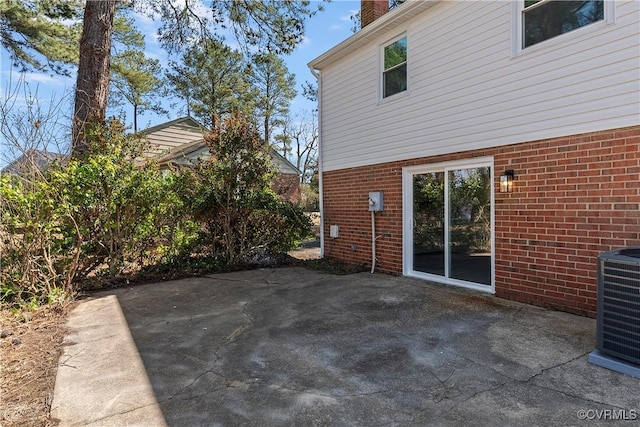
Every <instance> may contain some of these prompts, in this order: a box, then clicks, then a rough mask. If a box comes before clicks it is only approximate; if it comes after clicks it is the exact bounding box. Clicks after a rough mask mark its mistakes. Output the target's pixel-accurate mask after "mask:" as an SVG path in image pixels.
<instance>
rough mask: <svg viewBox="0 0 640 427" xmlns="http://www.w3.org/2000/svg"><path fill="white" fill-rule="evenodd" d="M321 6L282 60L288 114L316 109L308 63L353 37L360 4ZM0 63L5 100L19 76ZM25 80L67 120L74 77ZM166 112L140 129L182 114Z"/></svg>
mask: <svg viewBox="0 0 640 427" xmlns="http://www.w3.org/2000/svg"><path fill="white" fill-rule="evenodd" d="M311 3H312V7H315V6H317V5H318V4H319V2H317V1H312V2H311ZM323 5H324V11H322V12H319V13H317V14H316V15H315V16H314V17H312V18H309V19H308V20H307V21H306V23H305V37H304V40H303V42H302V43H301V44H300V45H299V46H298V47H297V48H296V50H295V51H294V52H293V53H292V54H291V55H288V56H287V57H285V62H286V63H287V66H288V68H289V71H290V72H291V73H293V74H295V76H296V89H297V90H298V92H300V93H299V95H298V96H297V97H296V98H295V99H294V101H293V102H292V105H291V111H292V113H294V114H295V113H299V114H302V113H303V112H304V111H310V110H311V109H313V108H314V107H315V105H314V104H313V103H311V102H310V101H308V100H306V99H305V98H304V97H303V96H302V94H301V92H302V89H301V85H302V84H303V83H304V82H305V81H309V82H314V80H315V78H314V77H313V75H312V74H311V72H310V71H309V69H308V67H307V63H308V62H309V61H311V60H312V59H315V58H316V57H318V56H320V55H321V54H322V53H324V52H326V51H327V50H329V49H330V48H332V47H333V46H335V45H337V44H338V43H340V42H341V41H343V40H345V39H346V38H348V37H349V36H351V35H352V34H353V33H352V31H351V28H352V27H353V23H352V22H351V19H350V16H351V15H352V14H354V13H355V12H357V11H358V10H359V8H360V1H359V0H355V1H354V0H333V1H332V2H330V3H323ZM136 25H137V26H138V29H139V30H140V31H141V32H142V33H143V34H144V35H145V38H146V50H145V52H146V53H147V55H148V56H149V57H151V58H159V59H161V60H164V61H162V62H166V55H165V53H164V51H163V50H162V48H161V47H160V45H159V44H158V43H157V37H156V34H155V28H156V24H155V23H154V22H153V20H151V19H150V18H148V17H146V16H142V15H140V16H139V17H137V19H136ZM0 61H1V63H0V78H1V85H0V98H2V99H4V98H5V96H6V95H7V93H8V92H10V90H11V88H12V87H15V84H16V82H17V81H18V78H19V76H20V73H18V72H17V71H15V70H13V69H12V68H11V62H10V61H9V60H8V55H7V52H6V51H5V50H4V49H2V50H1V56H0ZM24 81H25V82H26V83H28V87H29V89H30V91H31V93H37V97H38V99H39V100H41V102H42V105H43V106H45V107H46V106H47V105H49V104H50V103H51V102H52V101H53V102H54V103H55V102H57V101H58V100H60V99H63V98H64V101H63V102H64V105H66V107H65V108H67V109H68V113H66V112H65V114H68V116H69V117H70V115H71V111H72V103H73V97H72V92H73V86H74V84H75V76H73V77H71V78H65V77H62V76H58V75H51V74H47V73H25V74H24ZM21 96H22V95H21ZM174 101H175V100H174ZM18 104H19V103H18ZM18 104H17V105H18ZM165 108H166V106H165ZM169 111H170V113H169V116H168V117H167V116H159V115H157V114H153V113H147V114H144V115H140V116H138V127H139V129H144V128H146V127H149V126H154V125H157V124H160V123H163V122H165V121H168V120H173V119H176V118H178V117H180V116H181V115H182V114H180V111H179V109H177V108H174V109H169ZM126 112H127V124H128V125H131V123H132V118H131V114H132V109H131V108H127V110H126ZM2 157H4V156H2Z"/></svg>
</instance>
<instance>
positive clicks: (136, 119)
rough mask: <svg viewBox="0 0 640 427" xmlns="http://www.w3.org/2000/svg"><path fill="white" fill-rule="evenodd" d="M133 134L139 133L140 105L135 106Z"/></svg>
mask: <svg viewBox="0 0 640 427" xmlns="http://www.w3.org/2000/svg"><path fill="white" fill-rule="evenodd" d="M133 132H134V133H138V104H133Z"/></svg>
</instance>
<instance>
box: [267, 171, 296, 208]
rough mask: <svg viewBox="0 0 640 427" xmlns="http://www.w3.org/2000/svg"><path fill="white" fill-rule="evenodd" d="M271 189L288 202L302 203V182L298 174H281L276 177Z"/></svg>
mask: <svg viewBox="0 0 640 427" xmlns="http://www.w3.org/2000/svg"><path fill="white" fill-rule="evenodd" d="M271 189H272V190H273V191H275V192H276V194H277V195H278V196H280V199H282V200H288V201H290V202H291V203H298V202H299V201H300V181H299V178H298V175H296V174H292V173H281V174H278V175H276V176H275V177H274V178H273V182H272V183H271Z"/></svg>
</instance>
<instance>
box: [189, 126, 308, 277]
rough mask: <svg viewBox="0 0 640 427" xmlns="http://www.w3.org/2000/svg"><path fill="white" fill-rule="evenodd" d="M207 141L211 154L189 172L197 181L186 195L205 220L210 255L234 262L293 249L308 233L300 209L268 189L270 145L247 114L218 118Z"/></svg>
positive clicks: (205, 241)
mask: <svg viewBox="0 0 640 427" xmlns="http://www.w3.org/2000/svg"><path fill="white" fill-rule="evenodd" d="M204 141H205V143H206V144H207V147H208V149H209V153H210V158H208V159H206V160H202V161H200V162H199V163H198V164H197V165H196V166H195V167H194V168H193V170H189V171H187V172H185V173H187V174H189V176H190V177H191V179H192V180H193V182H194V183H195V184H194V185H193V186H192V188H193V190H192V191H191V192H189V193H187V194H183V196H186V197H187V199H188V202H187V201H186V203H190V207H191V210H192V212H193V214H194V217H195V219H196V220H197V221H200V222H201V223H202V224H203V227H204V228H203V235H202V240H201V242H202V243H203V244H204V245H206V246H207V248H208V253H209V255H210V256H213V257H222V258H223V259H224V260H225V262H226V264H227V265H234V264H238V263H242V262H246V261H247V259H248V257H251V256H253V255H255V254H256V253H274V252H285V251H287V250H290V249H292V248H294V247H295V245H296V243H297V242H298V241H299V240H301V239H303V238H304V237H306V236H307V235H308V234H309V233H310V228H311V224H310V222H309V220H308V218H307V217H306V216H305V215H304V214H303V212H302V210H300V209H299V208H297V207H295V206H293V205H292V204H291V203H289V202H282V201H280V200H278V197H277V195H276V194H275V193H273V191H271V190H270V188H269V186H270V183H271V180H272V178H273V176H274V169H273V166H272V164H271V156H270V151H269V150H270V147H269V145H268V144H265V143H264V141H262V140H261V139H260V137H259V135H258V132H257V131H256V130H255V128H253V126H252V125H251V124H250V122H249V121H248V120H247V119H246V118H245V117H243V116H241V115H240V114H234V115H232V116H230V117H228V118H227V119H225V120H224V121H222V122H221V121H220V120H218V119H217V118H214V126H213V129H212V130H211V132H210V134H208V135H206V136H205V138H204Z"/></svg>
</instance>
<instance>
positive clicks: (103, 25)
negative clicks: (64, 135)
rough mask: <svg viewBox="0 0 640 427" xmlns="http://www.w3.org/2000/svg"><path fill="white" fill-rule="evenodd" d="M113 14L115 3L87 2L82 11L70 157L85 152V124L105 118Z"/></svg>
mask: <svg viewBox="0 0 640 427" xmlns="http://www.w3.org/2000/svg"><path fill="white" fill-rule="evenodd" d="M115 10H116V0H102V1H91V0H87V2H86V4H85V7H84V20H83V23H82V38H81V39H80V62H79V64H78V80H77V82H76V93H75V107H74V115H73V135H72V151H73V155H78V154H81V153H83V152H84V151H86V150H87V148H88V144H87V140H86V137H85V126H86V124H87V122H89V121H103V120H104V118H105V114H106V108H107V90H108V87H109V61H110V57H111V34H112V32H113V17H114V15H115Z"/></svg>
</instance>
